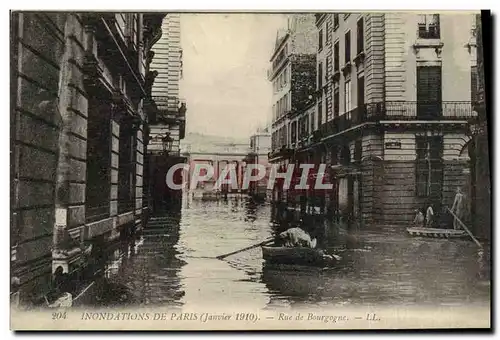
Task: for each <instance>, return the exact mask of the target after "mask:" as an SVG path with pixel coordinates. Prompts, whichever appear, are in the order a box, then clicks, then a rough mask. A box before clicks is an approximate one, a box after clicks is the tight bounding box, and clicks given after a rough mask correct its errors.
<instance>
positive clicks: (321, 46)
mask: <svg viewBox="0 0 500 340" xmlns="http://www.w3.org/2000/svg"><path fill="white" fill-rule="evenodd" d="M322 49H323V30H322V29H320V30H319V34H318V51H321V50H322Z"/></svg>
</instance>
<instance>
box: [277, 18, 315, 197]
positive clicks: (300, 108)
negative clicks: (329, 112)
mask: <svg viewBox="0 0 500 340" xmlns="http://www.w3.org/2000/svg"><path fill="white" fill-rule="evenodd" d="M314 23H315V18H314V15H313V14H292V15H290V17H289V19H288V27H287V29H286V30H279V31H278V33H277V36H276V43H275V47H274V51H273V53H272V56H271V59H270V63H271V67H270V69H269V71H268V79H269V81H270V82H272V84H273V118H272V125H271V152H270V154H269V161H270V162H271V163H277V164H281V165H283V166H285V165H286V164H288V163H289V161H290V150H291V148H292V140H293V139H295V138H296V129H297V125H296V123H295V122H294V123H293V124H294V125H293V126H291V123H290V121H291V120H292V119H293V118H294V117H296V116H297V115H299V114H301V113H303V112H305V111H306V110H307V108H309V107H310V106H311V104H312V103H314V93H315V91H316V89H315V86H316V52H317V40H316V37H317V34H316V30H315V25H314ZM293 143H295V142H293ZM276 195H280V194H279V193H276Z"/></svg>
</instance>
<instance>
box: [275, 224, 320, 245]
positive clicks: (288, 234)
mask: <svg viewBox="0 0 500 340" xmlns="http://www.w3.org/2000/svg"><path fill="white" fill-rule="evenodd" d="M278 238H279V240H280V241H281V242H280V243H282V245H283V246H285V247H308V248H315V247H316V243H317V240H316V239H311V236H310V235H309V234H308V233H307V232H305V231H304V230H303V229H301V228H299V227H295V228H290V229H288V230H285V231H284V232H282V233H281V234H279V235H278Z"/></svg>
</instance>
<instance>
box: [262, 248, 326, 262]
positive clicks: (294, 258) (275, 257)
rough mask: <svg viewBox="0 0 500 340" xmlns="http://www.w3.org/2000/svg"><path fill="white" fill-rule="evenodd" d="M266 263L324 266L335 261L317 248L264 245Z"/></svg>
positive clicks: (263, 251) (263, 252)
mask: <svg viewBox="0 0 500 340" xmlns="http://www.w3.org/2000/svg"><path fill="white" fill-rule="evenodd" d="M262 256H263V258H264V260H265V261H266V263H270V264H286V265H303V266H317V267H324V266H328V265H332V264H334V263H335V259H334V258H332V259H329V258H325V256H324V255H323V253H322V252H321V251H319V250H317V249H311V248H306V247H266V246H263V247H262Z"/></svg>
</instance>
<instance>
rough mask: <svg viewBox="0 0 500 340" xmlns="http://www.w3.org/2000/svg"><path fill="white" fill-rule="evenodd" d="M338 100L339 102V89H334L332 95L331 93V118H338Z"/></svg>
mask: <svg viewBox="0 0 500 340" xmlns="http://www.w3.org/2000/svg"><path fill="white" fill-rule="evenodd" d="M339 100H340V98H339V89H338V88H336V89H335V91H334V93H333V117H338V116H339V108H340V103H339Z"/></svg>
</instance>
